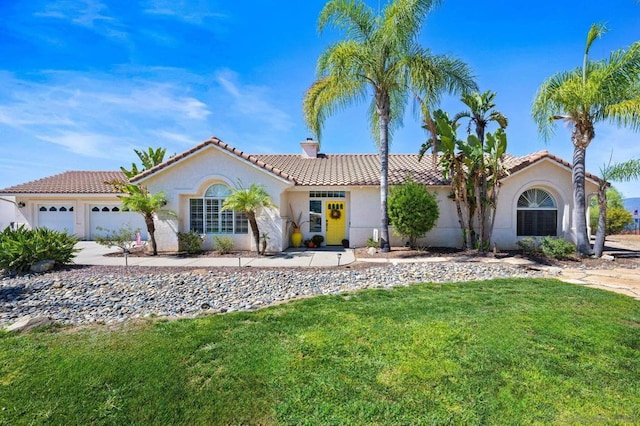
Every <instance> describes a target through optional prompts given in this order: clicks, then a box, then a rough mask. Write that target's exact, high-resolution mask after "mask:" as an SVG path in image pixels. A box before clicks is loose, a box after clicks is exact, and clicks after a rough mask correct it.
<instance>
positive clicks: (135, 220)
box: [89, 204, 147, 240]
mask: <svg viewBox="0 0 640 426" xmlns="http://www.w3.org/2000/svg"><path fill="white" fill-rule="evenodd" d="M89 223H90V224H91V234H90V235H91V239H92V240H95V237H96V235H104V234H105V231H104V230H105V229H108V230H112V231H115V230H118V229H120V228H122V227H126V226H127V225H129V226H130V227H131V229H133V230H135V229H138V228H139V230H140V235H141V236H142V239H143V240H146V239H147V226H146V225H145V223H144V219H143V218H142V215H141V214H140V213H134V212H130V211H122V207H121V206H118V205H108V204H103V205H95V206H91V207H90V208H89ZM97 228H103V230H99V229H97Z"/></svg>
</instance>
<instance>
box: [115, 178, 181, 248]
mask: <svg viewBox="0 0 640 426" xmlns="http://www.w3.org/2000/svg"><path fill="white" fill-rule="evenodd" d="M112 185H114V186H115V187H116V188H117V189H118V190H119V191H120V192H123V193H125V194H126V195H120V196H118V198H120V200H121V201H122V207H124V208H125V209H129V210H131V211H133V212H137V213H140V214H141V215H142V217H143V218H144V223H145V224H146V225H147V232H148V233H149V238H150V239H151V249H152V250H153V255H154V256H155V255H157V254H158V246H157V244H156V236H155V232H156V225H155V222H154V218H155V216H156V215H157V214H159V213H163V214H168V215H172V216H173V215H175V213H173V212H170V211H168V210H165V209H164V206H165V205H167V199H166V193H164V192H158V193H156V194H152V193H150V192H149V191H148V190H147V188H146V187H144V186H142V185H135V184H132V183H122V182H120V183H118V182H112Z"/></svg>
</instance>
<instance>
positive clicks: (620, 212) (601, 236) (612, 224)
mask: <svg viewBox="0 0 640 426" xmlns="http://www.w3.org/2000/svg"><path fill="white" fill-rule="evenodd" d="M600 178H601V180H600V182H599V183H598V230H597V232H596V241H595V244H594V245H593V251H594V255H595V256H596V257H600V256H602V252H603V251H604V243H605V238H606V235H611V234H617V233H618V232H620V231H622V230H623V229H624V227H625V226H626V225H628V224H629V223H630V222H631V221H632V220H633V216H632V215H631V213H630V212H628V211H627V210H626V209H625V208H624V205H623V204H622V194H620V193H619V192H618V195H619V196H618V197H617V199H613V197H612V199H611V202H609V201H608V200H607V198H608V196H609V193H610V192H611V194H612V195H613V191H610V190H609V189H608V186H609V184H608V181H617V182H629V181H631V180H637V179H639V178H640V160H638V159H632V160H627V161H624V162H622V163H616V164H611V161H609V164H607V165H606V166H603V167H601V168H600ZM611 189H613V188H611ZM616 192H617V191H616ZM609 206H611V209H608V207H609Z"/></svg>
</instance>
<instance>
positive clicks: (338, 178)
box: [0, 138, 600, 194]
mask: <svg viewBox="0 0 640 426" xmlns="http://www.w3.org/2000/svg"><path fill="white" fill-rule="evenodd" d="M209 145H215V146H218V147H220V148H222V149H224V150H226V151H228V152H230V153H232V154H234V155H237V156H238V157H241V158H243V159H244V160H246V161H248V162H251V163H253V164H255V165H257V166H258V167H261V168H263V169H265V170H266V171H268V172H269V173H273V174H275V175H277V176H279V177H282V178H284V179H286V180H288V181H290V182H292V183H294V184H296V185H300V186H378V185H379V184H380V162H379V159H378V155H377V154H335V155H325V154H320V155H319V156H318V158H306V157H303V156H301V155H299V154H255V155H250V154H246V153H244V152H242V151H239V150H237V149H236V148H233V147H231V146H230V145H228V144H226V143H224V142H222V141H220V140H219V139H216V138H212V139H210V140H208V141H205V142H203V143H201V144H200V145H197V146H195V147H193V148H192V149H190V150H188V151H185V152H183V153H182V154H179V155H176V156H174V157H172V158H170V159H169V160H167V161H165V162H164V163H162V164H160V165H158V166H156V167H154V168H152V169H150V170H147V171H144V172H142V173H140V174H139V175H137V176H136V177H135V178H133V179H132V181H138V180H140V179H142V178H144V177H146V176H149V175H151V174H154V173H157V172H159V171H161V170H163V169H165V168H166V167H168V166H170V165H171V164H173V163H175V162H177V161H180V160H181V159H183V158H185V157H187V156H189V155H192V154H194V153H196V152H197V151H199V150H201V149H203V148H205V147H207V146H209ZM543 159H550V160H552V161H555V162H557V163H559V164H562V165H564V166H566V167H568V168H570V167H571V164H570V163H569V162H567V161H565V160H563V159H561V158H559V157H556V156H555V155H552V154H549V153H548V152H547V151H538V152H534V153H532V154H528V155H524V156H520V157H514V156H512V155H509V154H507V155H505V166H506V168H507V170H508V171H509V173H510V174H512V173H515V172H517V171H519V170H522V169H524V168H526V167H529V166H531V165H533V164H535V163H537V162H538V161H541V160H543ZM408 176H411V177H412V178H413V179H414V180H415V181H417V182H419V183H422V184H424V185H447V184H448V182H447V181H446V180H445V179H444V177H443V176H442V172H441V170H440V169H439V167H438V165H437V163H436V161H434V159H433V158H432V157H431V156H429V155H427V156H425V157H424V158H423V159H422V161H418V155H417V154H390V155H389V184H390V185H397V184H401V183H403V182H404V181H405V180H406V178H407V177H408ZM587 177H588V178H589V179H592V180H595V181H597V182H599V181H600V179H599V178H598V177H597V176H595V175H592V174H590V173H587ZM124 179H125V177H124V175H123V174H122V173H121V172H119V171H113V172H86V171H85V172H79V171H71V172H65V173H61V174H59V175H55V176H51V177H48V178H44V179H39V180H35V181H32V182H28V183H24V184H21V185H16V186H12V187H10V188H6V189H4V190H0V193H4V194H95V193H98V194H115V193H117V192H116V191H115V190H114V189H113V188H112V187H111V186H109V185H105V184H104V182H106V181H112V180H124Z"/></svg>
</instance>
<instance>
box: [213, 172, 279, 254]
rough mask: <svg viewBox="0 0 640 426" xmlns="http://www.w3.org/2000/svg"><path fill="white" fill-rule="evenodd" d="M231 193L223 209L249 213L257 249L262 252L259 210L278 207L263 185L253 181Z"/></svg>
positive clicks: (223, 204) (248, 216)
mask: <svg viewBox="0 0 640 426" xmlns="http://www.w3.org/2000/svg"><path fill="white" fill-rule="evenodd" d="M231 191H232V192H231V195H229V196H228V197H227V199H226V200H224V203H222V210H236V211H241V212H244V213H246V214H247V218H248V219H249V225H250V226H251V232H252V233H253V238H254V241H255V243H256V251H257V252H258V254H259V253H260V230H259V229H258V221H257V220H256V217H257V215H258V210H260V209H262V208H268V207H276V205H275V204H274V202H273V201H272V200H271V197H270V196H269V194H268V193H267V191H266V190H265V188H264V186H263V185H257V184H255V183H252V184H251V185H250V186H249V187H248V188H244V187H242V186H240V187H238V188H234V189H232V190H231Z"/></svg>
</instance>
